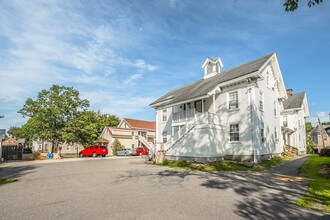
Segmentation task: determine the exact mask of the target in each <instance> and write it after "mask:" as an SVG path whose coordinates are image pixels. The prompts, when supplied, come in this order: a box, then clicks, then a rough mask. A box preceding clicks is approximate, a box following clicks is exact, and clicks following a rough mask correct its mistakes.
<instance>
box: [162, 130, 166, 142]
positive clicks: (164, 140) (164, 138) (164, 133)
mask: <svg viewBox="0 0 330 220" xmlns="http://www.w3.org/2000/svg"><path fill="white" fill-rule="evenodd" d="M162 135H163V143H166V142H167V131H164V132H163V134H162Z"/></svg>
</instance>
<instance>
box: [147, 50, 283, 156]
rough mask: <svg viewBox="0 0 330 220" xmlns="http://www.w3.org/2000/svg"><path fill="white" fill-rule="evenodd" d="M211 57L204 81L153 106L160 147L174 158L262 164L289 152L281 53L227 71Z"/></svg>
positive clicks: (178, 91) (204, 67)
mask: <svg viewBox="0 0 330 220" xmlns="http://www.w3.org/2000/svg"><path fill="white" fill-rule="evenodd" d="M222 66H223V64H222V62H221V60H220V58H217V59H211V58H207V59H206V61H205V62H204V64H203V65H202V68H203V69H204V77H203V79H201V80H199V81H197V82H195V83H192V84H190V85H187V86H183V87H181V88H178V89H175V90H173V91H171V92H169V93H167V94H165V95H164V96H162V97H161V98H159V99H157V100H156V101H154V102H153V103H152V104H150V105H151V106H152V107H154V108H155V109H156V143H157V148H158V149H160V148H164V150H166V156H167V158H168V159H172V160H178V159H186V160H192V161H204V160H219V159H223V158H233V159H242V160H254V161H257V160H258V159H260V158H262V157H271V156H273V155H278V154H281V152H282V151H283V139H282V138H281V135H282V132H281V124H282V119H281V117H280V112H281V110H282V109H283V101H284V100H285V99H287V93H286V88H285V85H284V82H283V79H282V74H281V70H280V67H279V64H278V61H277V57H276V54H275V53H272V54H269V55H267V56H264V57H261V58H259V59H257V60H254V61H252V62H249V63H246V64H243V65H240V66H238V67H235V68H232V69H230V70H227V71H224V72H222V71H221V68H222Z"/></svg>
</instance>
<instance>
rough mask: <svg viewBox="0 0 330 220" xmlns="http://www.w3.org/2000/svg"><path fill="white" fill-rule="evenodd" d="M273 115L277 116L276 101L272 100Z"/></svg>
mask: <svg viewBox="0 0 330 220" xmlns="http://www.w3.org/2000/svg"><path fill="white" fill-rule="evenodd" d="M274 116H275V117H277V102H276V101H274Z"/></svg>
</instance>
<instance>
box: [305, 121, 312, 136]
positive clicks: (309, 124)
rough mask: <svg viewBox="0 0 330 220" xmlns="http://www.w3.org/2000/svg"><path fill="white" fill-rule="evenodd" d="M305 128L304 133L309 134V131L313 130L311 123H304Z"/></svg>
mask: <svg viewBox="0 0 330 220" xmlns="http://www.w3.org/2000/svg"><path fill="white" fill-rule="evenodd" d="M305 125H306V126H305V127H306V133H308V132H310V131H311V130H313V125H312V123H311V122H306V123H305Z"/></svg>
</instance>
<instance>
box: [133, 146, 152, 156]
mask: <svg viewBox="0 0 330 220" xmlns="http://www.w3.org/2000/svg"><path fill="white" fill-rule="evenodd" d="M148 154H149V150H148V149H147V148H144V147H139V148H136V150H135V155H148Z"/></svg>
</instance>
